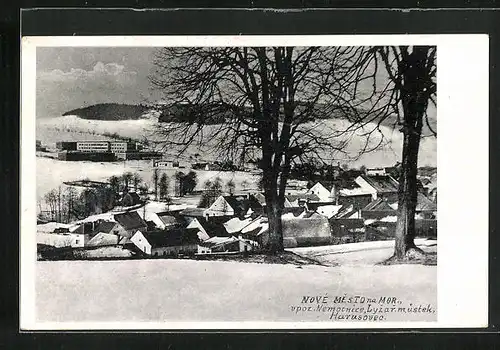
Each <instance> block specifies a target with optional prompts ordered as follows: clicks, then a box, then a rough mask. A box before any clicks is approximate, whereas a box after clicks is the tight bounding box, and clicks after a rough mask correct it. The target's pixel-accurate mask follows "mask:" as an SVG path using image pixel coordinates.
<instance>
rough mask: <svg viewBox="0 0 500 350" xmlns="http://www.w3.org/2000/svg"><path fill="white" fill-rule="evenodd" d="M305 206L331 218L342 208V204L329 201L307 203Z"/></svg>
mask: <svg viewBox="0 0 500 350" xmlns="http://www.w3.org/2000/svg"><path fill="white" fill-rule="evenodd" d="M306 207H307V209H308V210H310V211H314V212H316V213H318V214H320V215H323V216H324V217H326V218H328V219H331V218H333V217H334V216H335V215H337V213H338V212H339V211H340V209H342V207H343V205H335V204H331V203H308V204H306Z"/></svg>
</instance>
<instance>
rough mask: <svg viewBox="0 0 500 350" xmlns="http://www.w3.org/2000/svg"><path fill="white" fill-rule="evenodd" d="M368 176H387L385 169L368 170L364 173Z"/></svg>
mask: <svg viewBox="0 0 500 350" xmlns="http://www.w3.org/2000/svg"><path fill="white" fill-rule="evenodd" d="M365 174H366V175H368V176H383V175H387V173H386V171H385V168H368V169H366V171H365Z"/></svg>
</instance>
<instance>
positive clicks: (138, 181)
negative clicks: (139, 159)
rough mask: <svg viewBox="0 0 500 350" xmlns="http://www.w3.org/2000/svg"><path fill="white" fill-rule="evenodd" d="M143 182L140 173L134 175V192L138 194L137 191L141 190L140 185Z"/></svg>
mask: <svg viewBox="0 0 500 350" xmlns="http://www.w3.org/2000/svg"><path fill="white" fill-rule="evenodd" d="M141 182H142V177H141V175H139V173H134V174H133V177H132V183H133V184H134V191H135V192H137V189H138V188H139V185H140V184H141Z"/></svg>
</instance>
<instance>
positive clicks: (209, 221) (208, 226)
mask: <svg viewBox="0 0 500 350" xmlns="http://www.w3.org/2000/svg"><path fill="white" fill-rule="evenodd" d="M231 218H232V217H228V216H215V217H207V218H194V219H193V220H192V221H191V222H190V223H189V224H188V225H187V228H190V229H191V228H196V229H198V230H199V231H200V234H199V235H200V239H201V240H206V239H207V238H210V237H214V236H219V237H226V236H228V235H229V233H228V232H227V231H226V228H225V226H224V223H225V222H226V221H228V220H229V219H231Z"/></svg>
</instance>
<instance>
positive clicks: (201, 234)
mask: <svg viewBox="0 0 500 350" xmlns="http://www.w3.org/2000/svg"><path fill="white" fill-rule="evenodd" d="M200 221H204V219H201V218H200V219H198V218H193V220H191V221H190V222H189V224H188V225H187V226H186V228H196V229H197V230H198V238H199V239H200V241H202V242H203V241H206V240H207V239H209V238H210V235H209V234H208V233H207V229H208V228H206V227H204V226H203V225H202V224H201V222H200ZM208 231H209V232H210V229H208Z"/></svg>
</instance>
